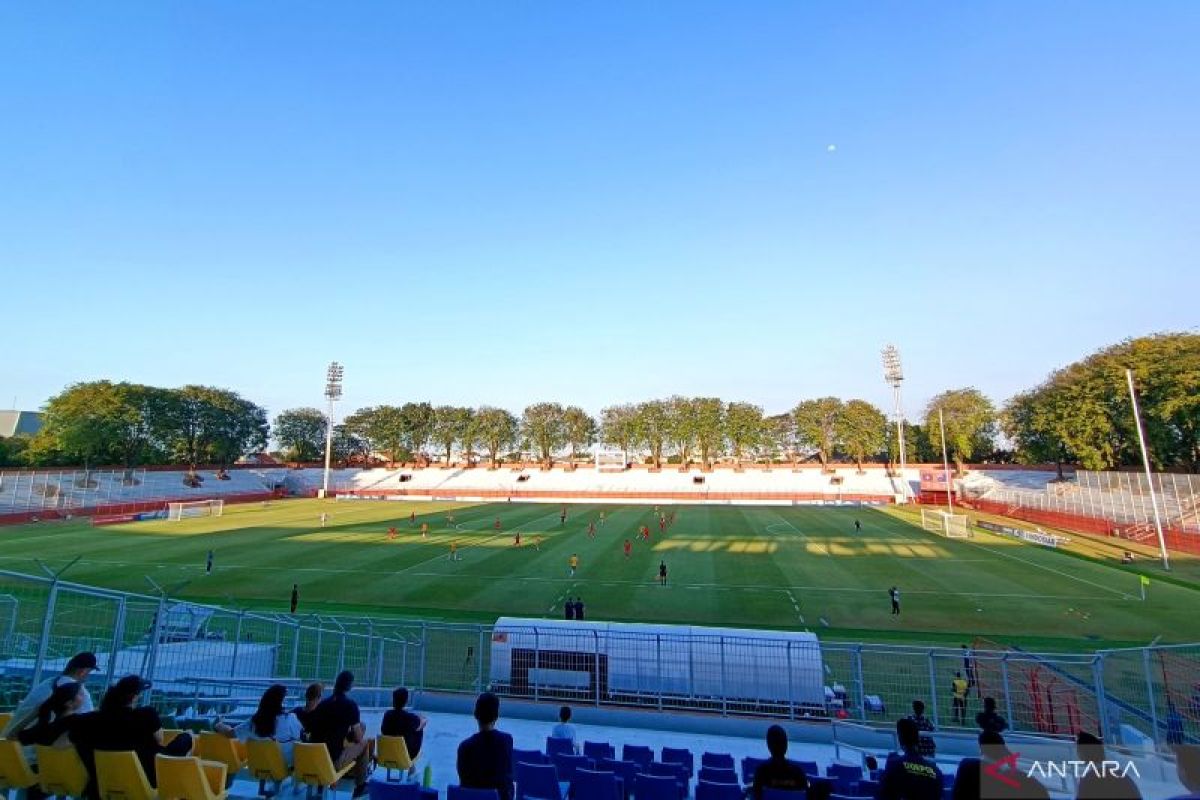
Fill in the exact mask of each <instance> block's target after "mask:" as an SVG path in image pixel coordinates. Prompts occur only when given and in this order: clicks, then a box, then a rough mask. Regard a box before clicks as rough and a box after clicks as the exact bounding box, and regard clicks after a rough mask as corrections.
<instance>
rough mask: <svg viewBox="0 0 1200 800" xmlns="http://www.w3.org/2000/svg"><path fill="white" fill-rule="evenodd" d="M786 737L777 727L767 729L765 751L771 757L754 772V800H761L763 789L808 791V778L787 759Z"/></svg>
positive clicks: (785, 732)
mask: <svg viewBox="0 0 1200 800" xmlns="http://www.w3.org/2000/svg"><path fill="white" fill-rule="evenodd" d="M787 750H788V737H787V731H785V730H784V729H783V728H782V727H781V726H779V725H772V726H771V727H769V728H767V751H768V752H770V754H771V757H770V758H768V759H767V760H766V761H764V762H763V763H762V764H760V765H759V767H758V769H756V770H755V771H754V784H753V787H752V788H751V792H752V796H753V798H754V800H762V794H763V789H779V790H781V791H785V792H803V791H805V790H807V789H808V776H807V775H805V774H804V769H803V768H802V767H801V766H800V765H799V764H797V763H796V762H795V761H789V760H788V758H787Z"/></svg>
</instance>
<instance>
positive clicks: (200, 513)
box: [167, 500, 225, 520]
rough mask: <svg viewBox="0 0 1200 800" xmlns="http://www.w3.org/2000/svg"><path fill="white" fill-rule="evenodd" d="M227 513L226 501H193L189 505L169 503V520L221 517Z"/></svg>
mask: <svg viewBox="0 0 1200 800" xmlns="http://www.w3.org/2000/svg"><path fill="white" fill-rule="evenodd" d="M224 511H225V501H224V500H193V501H190V502H187V503H167V519H173V520H180V519H186V518H188V517H219V516H221V514H222V513H224Z"/></svg>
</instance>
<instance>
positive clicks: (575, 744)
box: [550, 706, 579, 753]
mask: <svg viewBox="0 0 1200 800" xmlns="http://www.w3.org/2000/svg"><path fill="white" fill-rule="evenodd" d="M550 738H551V739H569V740H570V742H571V749H573V750H574V751H575V752H576V753H578V752H579V734H578V732H576V730H575V726H574V725H572V724H571V707H570V706H563V707H562V708H560V709H558V724H557V725H555V726H554V730H552V731H550Z"/></svg>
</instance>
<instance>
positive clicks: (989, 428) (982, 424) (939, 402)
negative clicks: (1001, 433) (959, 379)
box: [925, 388, 996, 472]
mask: <svg viewBox="0 0 1200 800" xmlns="http://www.w3.org/2000/svg"><path fill="white" fill-rule="evenodd" d="M939 410H940V411H941V412H942V415H943V417H944V419H945V425H946V449H947V450H949V451H950V457H951V458H952V459H953V460H954V464H955V466H956V468H957V470H958V471H959V472H962V469H963V464H964V463H965V462H966V461H967V460H969V459H970V458H971V456H973V455H975V454H976V453H977V452H979V451H980V450H981V449H983V448H986V449H987V450H989V451H990V449H991V447H992V446H993V442H994V441H995V437H996V409H995V407H994V406H993V405H992V401H991V400H988V399H987V398H986V397H984V395H983V393H982V392H980V391H979V390H978V389H974V388H966V389H951V390H949V391H946V392H942V393H941V394H939V395H937V396H936V397H934V398H933V399H932V400H930V401H929V405H928V406H927V407H926V408H925V429H926V430H927V431H928V432H929V437H930V439H931V440H932V442H933V445H934V447H935V448H937V449H938V451H939V452H940V451H941V447H942V432H941V424H940V421H939V419H938V411H939Z"/></svg>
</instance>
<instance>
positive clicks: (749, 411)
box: [725, 403, 766, 466]
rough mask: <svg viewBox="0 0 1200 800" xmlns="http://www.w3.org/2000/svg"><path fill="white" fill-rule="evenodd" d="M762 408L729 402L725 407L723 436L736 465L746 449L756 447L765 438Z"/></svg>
mask: <svg viewBox="0 0 1200 800" xmlns="http://www.w3.org/2000/svg"><path fill="white" fill-rule="evenodd" d="M765 434H766V427H765V423H764V421H763V410H762V409H761V408H759V407H758V406H756V405H754V404H752V403H730V404H729V405H728V406H726V407H725V437H726V438H727V439H728V440H729V450H730V453H731V454H732V455H733V461H734V463H735V464H737V465H738V466H741V464H742V458H743V456H744V455H745V454H746V452H747V451H750V450H754V449H756V448H758V447H759V446H760V445H761V444H762V443H763V442H764V440H765V438H766V437H765Z"/></svg>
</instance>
